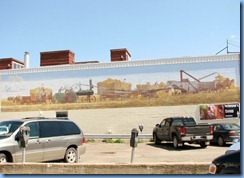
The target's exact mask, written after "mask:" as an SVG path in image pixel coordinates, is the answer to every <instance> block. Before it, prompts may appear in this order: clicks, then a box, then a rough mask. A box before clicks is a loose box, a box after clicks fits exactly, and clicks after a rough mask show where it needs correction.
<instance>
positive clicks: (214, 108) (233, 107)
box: [199, 103, 240, 120]
mask: <svg viewBox="0 0 244 178" xmlns="http://www.w3.org/2000/svg"><path fill="white" fill-rule="evenodd" d="M199 107H200V120H209V119H224V118H233V117H236V118H240V111H239V103H231V104H208V105H200V106H199Z"/></svg>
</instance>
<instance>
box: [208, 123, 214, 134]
mask: <svg viewBox="0 0 244 178" xmlns="http://www.w3.org/2000/svg"><path fill="white" fill-rule="evenodd" d="M209 132H210V134H213V126H212V125H210V126H209Z"/></svg>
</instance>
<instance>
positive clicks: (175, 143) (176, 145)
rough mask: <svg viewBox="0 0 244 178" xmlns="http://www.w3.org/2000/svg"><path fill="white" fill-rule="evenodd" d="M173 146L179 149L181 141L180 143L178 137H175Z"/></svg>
mask: <svg viewBox="0 0 244 178" xmlns="http://www.w3.org/2000/svg"><path fill="white" fill-rule="evenodd" d="M173 146H174V147H175V148H178V147H179V141H178V138H177V136H176V135H174V136H173Z"/></svg>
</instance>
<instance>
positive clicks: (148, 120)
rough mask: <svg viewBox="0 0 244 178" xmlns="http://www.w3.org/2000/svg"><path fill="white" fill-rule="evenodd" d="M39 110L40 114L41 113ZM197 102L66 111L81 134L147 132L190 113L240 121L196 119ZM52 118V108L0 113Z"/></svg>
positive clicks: (6, 117) (10, 116)
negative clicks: (167, 118) (168, 118)
mask: <svg viewBox="0 0 244 178" xmlns="http://www.w3.org/2000/svg"><path fill="white" fill-rule="evenodd" d="M41 113H42V114H41ZM198 113H199V111H198V105H185V106H164V107H135V108H114V109H86V110H70V111H68V115H69V119H70V120H73V121H75V122H76V123H77V124H78V125H79V126H80V127H81V128H82V130H83V131H84V134H107V133H108V130H111V131H112V134H130V132H131V130H132V129H133V128H138V125H139V124H142V125H143V126H144V129H143V132H142V133H143V134H151V133H152V129H153V127H154V126H155V125H156V124H157V123H160V122H161V120H162V119H163V118H165V117H170V116H193V117H195V118H196V121H197V122H199V123H200V122H201V123H203V122H204V123H206V122H209V123H211V122H234V123H237V124H240V119H236V118H235V119H221V120H204V121H199V117H198ZM41 115H42V116H46V117H55V116H56V112H55V111H43V112H40V111H38V112H15V113H14V112H8V113H0V121H3V120H9V119H17V118H23V117H36V116H41Z"/></svg>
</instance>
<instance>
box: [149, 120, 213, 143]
mask: <svg viewBox="0 0 244 178" xmlns="http://www.w3.org/2000/svg"><path fill="white" fill-rule="evenodd" d="M212 138H213V129H212V126H211V125H209V124H199V125H197V124H196V122H195V120H194V119H193V118H192V117H169V118H165V119H163V120H162V122H161V123H160V124H156V127H155V128H154V129H153V141H154V143H155V144H159V143H161V141H173V146H174V147H175V148H178V147H179V146H183V145H184V143H185V142H187V143H190V144H192V143H196V144H200V146H201V147H202V148H205V147H207V144H206V143H207V142H209V141H210V140H211V139H212Z"/></svg>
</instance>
